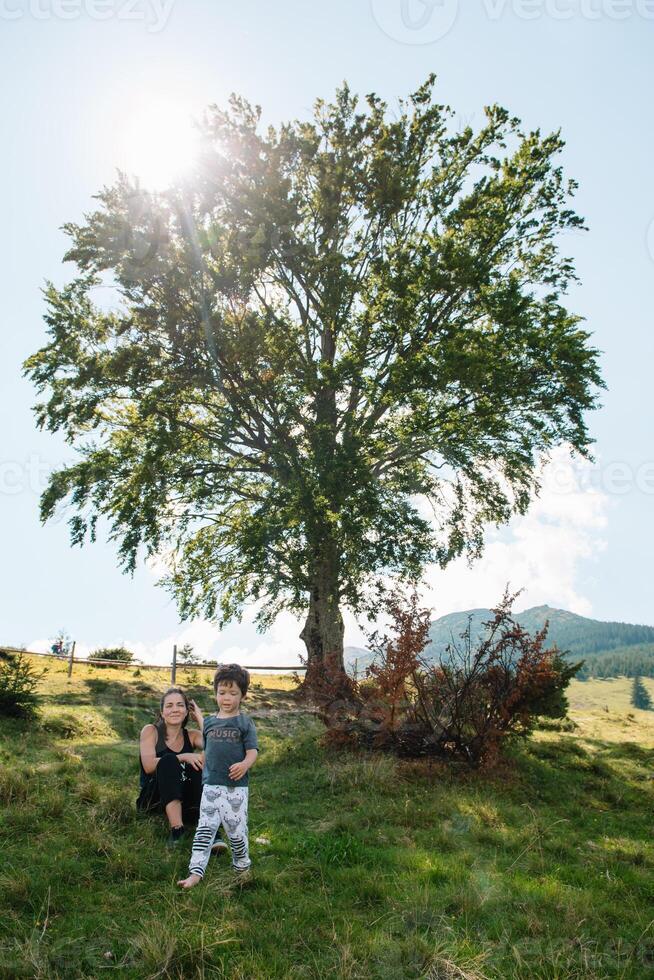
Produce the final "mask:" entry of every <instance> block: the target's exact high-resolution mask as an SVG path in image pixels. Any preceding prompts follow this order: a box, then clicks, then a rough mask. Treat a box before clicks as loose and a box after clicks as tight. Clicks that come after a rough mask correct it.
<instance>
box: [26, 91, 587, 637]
mask: <svg viewBox="0 0 654 980" xmlns="http://www.w3.org/2000/svg"><path fill="white" fill-rule="evenodd" d="M434 83H435V76H433V75H430V76H429V78H428V79H427V80H426V82H425V83H424V84H423V85H421V86H420V87H419V88H418V89H417V90H416V91H415V92H413V93H411V94H410V95H409V97H408V98H406V99H402V100H400V102H399V106H398V107H397V108H395V107H393V108H391V109H390V110H389V108H388V106H387V105H386V103H384V102H383V101H382V100H381V99H380V98H379V97H378V96H377V95H375V94H374V93H371V94H368V95H367V96H366V97H365V100H363V103H362V104H359V100H358V98H357V97H356V96H355V95H353V94H352V93H351V91H350V89H349V87H348V86H347V84H344V85H343V86H342V87H341V88H340V89H339V90H338V91H337V93H336V97H335V101H334V102H333V103H327V102H325V101H323V100H322V99H319V100H317V101H316V103H315V106H314V112H313V118H312V119H311V120H310V121H294V122H290V123H287V124H284V125H282V126H280V127H279V128H277V129H276V128H274V127H269V128H267V129H266V130H265V131H264V132H262V131H261V129H260V126H259V119H260V109H259V108H255V107H252V106H251V105H249V104H248V103H247V102H246V101H245V100H244V99H242V98H239V97H237V96H232V97H231V99H230V101H229V106H228V107H227V108H225V109H222V108H219V107H218V106H215V105H214V106H211V107H210V108H209V110H208V112H207V119H206V124H205V126H204V130H203V134H204V140H205V150H206V152H205V153H204V155H203V158H202V162H201V163H200V164H198V172H197V173H196V174H195V176H194V178H193V179H189V181H188V182H186V183H185V184H180V185H177V186H174V187H171V188H170V189H169V191H168V192H166V193H165V194H161V195H153V194H150V193H148V192H147V191H146V190H144V189H143V188H141V187H140V186H139V185H138V184H136V185H134V184H131V183H130V181H129V180H128V179H127V177H126V176H125V175H124V174H121V175H120V177H119V179H118V180H117V182H116V184H115V185H114V186H112V187H106V188H104V189H103V190H102V191H101V192H100V193H99V194H98V195H96V197H97V199H98V201H99V207H98V209H97V210H96V211H94V212H92V213H90V214H88V215H86V216H85V222H84V223H83V224H74V223H67V224H66V225H64V231H65V232H66V234H67V235H68V236H69V238H70V240H71V244H70V248H69V249H68V251H67V252H66V255H65V259H66V261H69V262H73V263H75V265H76V267H77V270H78V272H77V276H76V278H75V279H73V280H72V281H71V282H70V283H68V284H67V285H65V286H63V287H62V288H61V289H59V288H57V287H56V286H55V285H54V284H52V283H48V285H47V288H46V290H45V300H46V305H47V313H46V317H45V319H46V323H47V326H48V339H47V343H46V344H45V345H44V346H43V347H42V348H41V349H40V350H38V351H36V352H35V353H34V354H32V355H31V356H30V357H29V358H28V359H27V360H26V362H25V365H24V368H25V372H26V374H27V375H28V376H29V377H30V378H31V379H32V381H33V382H34V384H35V386H36V388H37V391H38V393H39V397H40V400H39V402H38V403H37V404H36V406H35V413H36V420H37V424H38V425H39V426H40V427H43V428H47V429H48V430H50V431H52V432H61V433H62V434H63V436H64V437H65V438H66V439H67V440H68V441H69V442H70V443H71V444H73V445H75V446H76V448H77V449H78V451H79V460H78V461H77V462H75V463H73V464H71V465H70V466H67V467H65V468H64V469H60V470H58V471H56V472H54V473H53V474H52V476H51V478H50V481H49V485H48V487H47V489H46V490H45V492H44V494H43V496H42V500H41V516H42V518H43V519H44V520H45V519H47V518H50V517H51V516H52V515H53V514H54V513H55V510H56V509H57V507H58V506H59V505H60V504H62V503H63V502H67V504H68V505H70V506H71V508H72V510H73V512H74V513H73V516H72V517H71V519H70V521H69V524H70V530H71V541H72V543H74V544H80V545H81V544H82V543H83V542H84V541H86V540H88V539H90V540H94V539H95V535H96V529H97V522H98V520H99V518H100V516H104V517H106V518H107V519H108V521H109V526H110V535H111V538H112V539H114V540H116V541H117V542H118V543H119V556H120V561H121V563H122V564H123V567H124V568H125V569H126V570H129V571H133V570H134V568H135V566H136V562H137V559H138V558H139V557H140V556H141V555H153V554H160V553H162V552H164V551H165V552H167V553H171V554H172V559H171V564H170V573H169V574H168V575H167V576H166V578H165V580H164V583H165V585H166V586H167V587H168V588H169V589H170V590H171V592H172V594H173V595H174V597H175V599H176V600H177V603H178V606H179V610H180V614H181V615H182V616H183V617H185V618H187V617H190V616H193V615H196V614H203V615H205V616H207V617H216V618H218V619H219V621H220V622H221V623H223V622H225V621H228V620H229V619H231V618H232V617H234V616H240V614H241V612H242V609H243V607H244V604H245V603H247V602H251V601H253V600H259V599H265V600H266V601H265V602H261V603H260V606H259V611H258V614H257V624H258V625H261V626H262V627H266V626H268V625H270V623H271V622H272V621H273V620H274V618H275V617H276V615H277V614H278V613H279V612H280V611H281V610H282V609H284V608H288V609H291V610H293V611H294V612H302V611H304V610H305V609H306V605H307V597H308V595H309V593H310V592H313V591H314V590H315V588H316V587H317V586H319V587H320V589H321V590H322V593H323V594H326V595H328V596H330V597H331V598H330V602H331V614H330V615H331V618H332V620H333V619H335V618H337V616H338V607H339V605H340V604H341V603H343V604H346V605H348V606H349V607H350V608H351V609H352V610H353V611H354V612H355V613H361V612H367V613H368V614H370V615H374V614H375V612H376V611H377V609H378V608H379V602H380V597H381V595H382V594H383V591H384V586H383V582H384V579H385V578H386V577H388V576H389V575H394V576H397V577H399V578H403V579H405V580H409V581H416V580H417V579H418V577H419V575H420V573H421V571H422V569H423V568H424V566H425V563H426V562H438V563H440V564H441V565H446V564H447V563H448V562H449V561H450V560H451V559H453V558H454V557H456V556H457V555H460V554H462V553H463V552H466V553H467V554H468V556H469V557H475V556H478V555H479V554H480V553H481V550H482V547H483V538H484V528H485V526H486V525H487V524H488V523H489V522H490V523H501V522H504V521H507V520H509V518H510V517H511V515H512V514H514V513H524V512H525V511H526V509H527V507H528V504H529V502H530V499H531V497H532V495H533V494H534V493H535V492H536V491H537V490H538V487H539V482H538V479H537V477H536V464H537V457H539V455H540V454H541V453H543V452H546V451H548V450H549V449H550V448H551V447H552V446H554V445H556V444H558V443H561V442H566V443H568V444H569V445H570V446H571V447H573V449H574V450H576V451H577V452H579V453H580V454H581V455H584V456H589V453H588V447H589V445H590V443H591V442H592V441H593V440H592V439H590V438H589V435H588V431H587V428H586V423H585V416H586V413H587V411H588V410H590V409H592V408H594V407H596V404H597V403H596V394H595V391H594V389H595V388H596V387H605V386H604V384H603V382H602V380H601V377H600V374H599V370H598V352H597V351H596V350H595V349H594V348H592V347H591V346H589V344H588V341H589V338H590V334H589V332H588V331H586V330H584V329H582V327H581V317H580V316H578V315H577V314H575V313H573V312H571V311H569V310H568V309H567V308H566V307H565V306H564V305H563V298H564V296H565V293H566V290H567V288H568V286H569V285H570V283H571V282H573V281H574V280H575V278H576V277H575V274H574V270H573V265H572V262H571V260H570V259H569V258H567V257H565V256H563V255H561V254H559V249H558V237H559V235H560V234H561V233H563V232H565V231H568V230H570V229H580V228H582V227H583V220H582V218H581V217H579V216H578V215H576V214H575V212H574V211H573V210H572V208H571V207H570V203H571V201H570V199H571V198H572V197H573V195H574V191H575V189H576V186H577V185H576V183H575V181H574V180H569V179H567V178H565V177H564V175H563V172H562V169H561V167H560V165H559V161H558V159H557V158H558V157H559V155H560V154H561V152H562V150H563V148H564V145H565V144H564V141H563V139H562V138H561V136H560V134H559V133H558V132H554V133H551V134H549V135H541V133H540V130H534V131H526V130H525V129H523V127H522V125H521V123H520V120H519V119H517V118H515V117H513V116H511V115H510V114H509V112H508V111H507V110H506V109H504V108H502V107H500V106H497V105H491V106H487V107H485V109H484V116H483V119H482V121H481V124H480V126H479V128H478V130H477V131H474V130H473V128H472V127H471V126H466V127H464V128H463V129H461V127H459V126H458V125H457V123H456V118H455V112H454V110H452V109H451V108H450V107H449V106H445V105H442V104H439V103H437V102H436V101H435V98H434V94H433V88H434ZM106 273H110V277H111V279H112V281H113V282H114V283H115V289H116V303H115V304H114V311H113V312H105V311H104V310H102V309H100V308H99V307H97V306H96V305H94V301H93V291H94V288H95V287H96V286H97V285H98V284H99V283H100V282H101V281H102V280H103V277H105V274H106ZM417 495H424V497H425V498H427V500H428V501H430V502H431V503H432V504H433V505H434V506H435V507H437V508H438V510H439V512H440V513H441V518H442V519H441V520H440V521H439V522H437V523H436V524H434V523H432V522H430V521H428V520H426V519H425V518H424V517H422V516H421V514H420V512H419V511H418V509H417V507H416V506H415V499H414V498H415V497H416V496H417ZM323 621H324V618H323ZM330 625H331V624H330V623H328V624H327V627H329V626H330ZM321 628H322V627H321Z"/></svg>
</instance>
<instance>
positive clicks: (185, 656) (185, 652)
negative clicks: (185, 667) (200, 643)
mask: <svg viewBox="0 0 654 980" xmlns="http://www.w3.org/2000/svg"><path fill="white" fill-rule="evenodd" d="M177 660H178V662H179V663H182V664H189V665H191V664H199V663H200V658H199V657H196V656H195V654H194V653H193V647H192V646H191V644H190V643H185V644H184V646H182V647H179V649H178V650H177Z"/></svg>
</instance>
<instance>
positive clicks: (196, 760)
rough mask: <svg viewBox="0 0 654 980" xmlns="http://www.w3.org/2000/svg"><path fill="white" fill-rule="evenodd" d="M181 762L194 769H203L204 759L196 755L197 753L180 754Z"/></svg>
mask: <svg viewBox="0 0 654 980" xmlns="http://www.w3.org/2000/svg"><path fill="white" fill-rule="evenodd" d="M177 758H178V759H179V761H180V762H186V763H188V765H189V766H192V767H193V769H202V765H203V763H202V757H201V756H199V755H196V754H195V752H180V753H179V755H178V756H177Z"/></svg>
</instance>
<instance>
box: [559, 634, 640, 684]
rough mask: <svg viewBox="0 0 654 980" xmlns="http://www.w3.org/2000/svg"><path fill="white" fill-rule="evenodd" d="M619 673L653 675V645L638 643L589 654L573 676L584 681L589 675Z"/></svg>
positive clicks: (629, 675)
mask: <svg viewBox="0 0 654 980" xmlns="http://www.w3.org/2000/svg"><path fill="white" fill-rule="evenodd" d="M579 659H581V657H580V658H579ZM619 675H623V676H624V677H637V676H638V675H640V676H641V677H654V645H653V644H651V643H640V644H637V645H635V646H628V647H619V648H618V649H617V650H608V651H607V652H605V653H600V654H596V655H595V656H589V657H587V659H586V663H585V664H584V666H583V667H582V668H581V669H580V670H579V672H578V673H577V674H576V675H575V676H576V677H577V678H578V679H579V680H581V681H585V680H588V678H589V677H617V676H619Z"/></svg>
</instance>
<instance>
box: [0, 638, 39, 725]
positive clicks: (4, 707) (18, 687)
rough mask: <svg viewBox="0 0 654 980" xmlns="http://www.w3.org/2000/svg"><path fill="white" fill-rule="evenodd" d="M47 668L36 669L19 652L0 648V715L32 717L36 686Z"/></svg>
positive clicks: (36, 705) (34, 711) (35, 702)
mask: <svg viewBox="0 0 654 980" xmlns="http://www.w3.org/2000/svg"><path fill="white" fill-rule="evenodd" d="M46 673H47V668H43V670H41V671H37V670H36V669H35V668H34V666H33V664H32V663H31V661H30V660H29V659H28V658H27V657H26V656H24V654H22V653H21V652H18V653H14V652H11V653H10V652H9V651H7V650H0V715H4V716H8V717H14V718H33V717H35V716H36V714H37V710H38V706H39V703H40V697H39V695H38V694H37V690H36V689H37V687H38V684H39V681H40V679H41V678H42V677H43V676H44V675H45V674H46Z"/></svg>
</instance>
